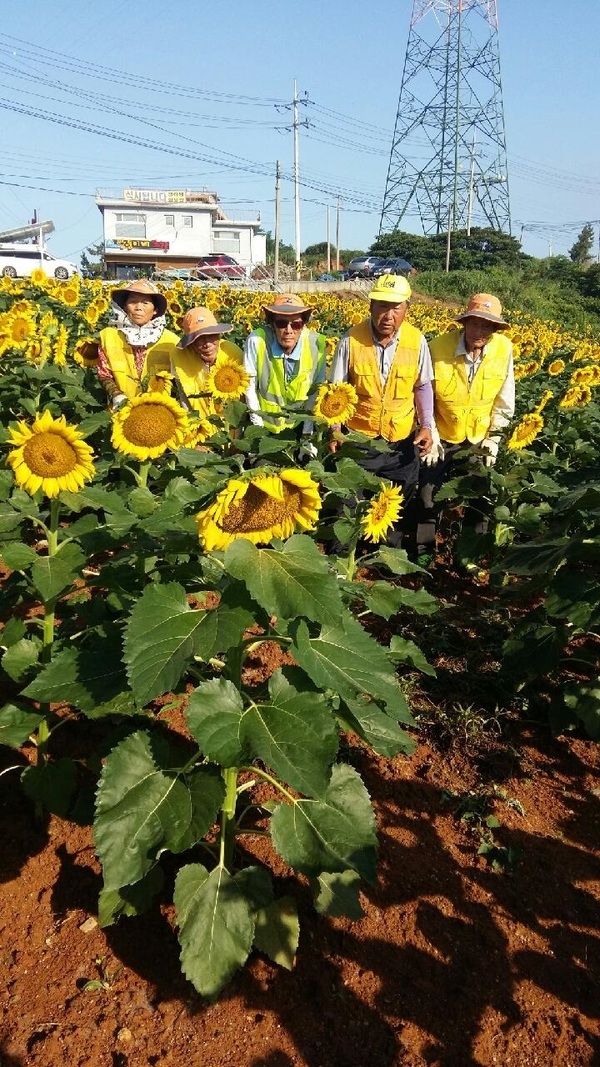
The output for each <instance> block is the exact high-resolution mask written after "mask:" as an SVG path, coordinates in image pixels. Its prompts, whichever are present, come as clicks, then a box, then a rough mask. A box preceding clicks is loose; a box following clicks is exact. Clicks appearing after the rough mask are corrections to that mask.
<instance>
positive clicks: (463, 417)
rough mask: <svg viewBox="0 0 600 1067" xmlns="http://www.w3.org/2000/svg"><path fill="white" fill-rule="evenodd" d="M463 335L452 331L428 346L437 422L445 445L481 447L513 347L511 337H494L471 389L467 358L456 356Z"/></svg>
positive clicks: (490, 340)
mask: <svg viewBox="0 0 600 1067" xmlns="http://www.w3.org/2000/svg"><path fill="white" fill-rule="evenodd" d="M461 333H462V331H461V330H451V331H450V332H449V333H443V334H440V336H439V337H435V338H434V340H433V341H431V343H430V345H429V348H430V350H431V358H432V359H433V373H434V376H435V381H434V395H435V422H436V426H437V428H438V432H439V435H440V437H441V438H442V440H443V441H449V442H450V444H460V442H461V441H471V442H472V444H478V443H479V441H483V439H484V437H485V436H486V435H487V432H488V430H489V428H490V421H491V417H492V408H493V407H494V401H495V400H496V397H497V396H498V393H499V392H500V390H501V389H502V386H503V385H504V382H505V380H506V375H507V373H508V366H509V362H510V354H511V350H512V346H511V342H510V341H509V339H508V337H505V336H504V335H503V334H501V333H494V334H492V336H491V337H490V339H489V341H488V342H487V344H486V346H485V352H484V355H483V359H482V360H481V362H480V364H479V366H478V367H477V370H476V371H475V374H474V375H473V380H472V382H471V384H470V385H469V380H468V376H467V366H466V363H465V357H464V355H457V353H456V346H457V344H458V342H459V340H460V337H461Z"/></svg>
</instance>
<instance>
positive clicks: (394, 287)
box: [369, 274, 412, 304]
mask: <svg viewBox="0 0 600 1067" xmlns="http://www.w3.org/2000/svg"><path fill="white" fill-rule="evenodd" d="M411 292H412V290H411V288H410V285H409V284H408V282H407V280H406V278H403V277H402V275H401V274H382V275H381V276H380V277H379V278H378V279H377V281H376V282H375V285H374V286H373V288H372V289H371V292H370V293H369V300H387V301H388V303H390V304H403V303H404V302H405V300H410V296H411Z"/></svg>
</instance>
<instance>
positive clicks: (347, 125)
mask: <svg viewBox="0 0 600 1067" xmlns="http://www.w3.org/2000/svg"><path fill="white" fill-rule="evenodd" d="M411 9H412V3H411V0H396V2H389V0H387V2H386V0H383V2H382V3H379V4H377V5H370V4H368V3H365V2H364V0H345V2H343V0H302V3H300V2H296V3H294V2H292V0H280V2H279V3H277V4H273V2H272V0H269V2H267V0H253V2H250V0H229V3H228V4H218V5H217V4H214V5H213V4H206V3H198V2H191V0H179V2H178V3H169V2H168V0H163V2H162V3H159V2H158V0H146V2H145V3H143V4H138V5H133V6H132V5H126V4H123V3H122V0H103V2H102V3H101V4H91V3H82V2H81V0H77V2H76V0H61V2H60V3H57V2H48V0H28V2H27V3H22V4H19V5H17V4H16V3H15V2H14V0H13V2H12V3H9V4H5V5H3V12H2V14H3V18H2V23H1V26H0V105H1V106H0V122H1V123H2V162H1V165H0V230H3V229H6V228H8V227H10V226H12V225H17V224H21V223H24V222H26V221H28V219H29V217H30V216H31V214H32V211H33V209H34V208H37V209H38V212H39V215H40V217H41V218H43V219H45V218H51V219H53V221H54V223H55V227H56V233H55V234H53V235H52V237H51V238H50V241H49V247H50V249H51V250H52V251H53V252H54V254H55V255H61V256H66V257H69V258H72V259H74V260H75V261H76V262H78V260H79V253H80V250H81V249H82V248H85V247H86V246H87V245H89V244H91V243H94V242H95V241H97V240H99V239H100V238H101V217H100V213H99V212H98V209H97V208H96V205H95V203H94V193H95V190H96V189H97V188H100V189H102V190H107V191H115V192H117V191H118V190H120V189H122V188H123V187H126V186H136V187H145V188H154V187H156V188H175V189H177V188H186V187H188V188H202V187H207V188H209V189H214V190H215V191H216V192H217V193H218V194H219V196H220V198H221V201H222V203H223V207H224V208H225V210H226V211H227V212H228V213H229V214H230V215H231V216H233V217H238V218H254V217H256V214H257V212H258V211H260V213H261V218H262V220H263V225H264V226H265V228H267V229H272V228H273V217H274V184H275V183H274V176H275V162H276V160H277V159H279V160H280V161H281V165H282V169H283V172H284V174H285V175H287V180H285V181H284V182H283V184H282V239H283V240H284V241H286V242H289V243H291V244H293V243H294V211H293V199H292V197H293V189H292V183H291V180H289V179H290V177H291V174H292V160H293V145H292V134H291V132H290V131H289V125H290V122H291V112H290V110H289V109H286V108H285V106H284V105H285V104H286V103H289V102H290V101H291V99H292V96H293V82H294V78H296V79H297V83H298V91H299V93H301V94H304V93H306V94H307V95H308V100H309V101H310V102H309V103H308V104H307V106H305V107H301V109H300V110H301V115H302V116H303V117H306V119H307V120H308V121H309V122H310V127H309V128H302V129H301V130H300V174H301V179H302V181H303V182H306V183H307V184H306V185H303V188H302V209H301V244H302V247H303V248H304V247H305V246H306V245H307V244H312V243H314V242H317V241H321V240H324V239H325V232H326V206H327V205H328V204H329V205H331V236H332V239H333V237H334V226H335V203H336V197H337V194H338V193H339V194H340V195H341V197H342V214H341V234H340V244H341V246H342V247H345V248H366V247H368V245H369V244H370V243H371V242H372V241H373V240H374V238H375V236H376V234H377V230H378V224H379V214H380V210H381V202H382V197H383V191H384V186H385V177H386V172H387V164H388V157H389V151H390V145H391V137H392V132H393V127H394V121H395V115H396V107H397V103H398V94H399V90H400V82H401V78H402V68H403V62H404V54H405V50H406V43H407V38H408V31H409V20H410V14H411ZM498 12H499V23H500V50H501V66H502V80H503V91H504V111H505V122H506V135H507V148H508V163H509V181H510V198H511V213H512V218H513V232H514V233H515V235H516V236H517V237H518V236H519V235H520V232H521V227H522V226H523V225H525V229H524V231H523V247H524V250H525V251H526V252H529V253H530V254H532V255H536V256H544V255H548V253H549V251H551V252H552V253H553V254H555V255H556V254H558V253H566V252H567V250H568V248H569V247H570V246H571V244H572V243H573V241H574V239H575V237H576V236H577V233H578V231H579V230H580V229H581V225H583V223H585V222H586V221H591V220H595V219H599V218H600V159H599V156H600V147H599V144H598V132H597V131H598V112H599V104H600V87H599V80H598V77H597V73H596V71H597V51H598V43H599V41H600V3H598V0H571V2H570V4H568V5H567V4H564V3H559V0H498ZM100 68H103V69H100ZM115 72H118V73H116V74H115ZM156 83H160V86H157V85H156ZM167 83H168V84H167ZM157 88H158V90H159V91H156V89H157ZM19 109H21V110H19ZM23 111H26V112H30V111H37V112H39V113H40V114H39V115H38V116H37V117H36V116H34V115H32V114H30V113H23ZM41 113H45V114H46V115H47V116H56V117H57V118H59V119H61V120H62V121H60V122H54V121H51V120H50V118H49V117H46V118H44V117H41ZM131 116H134V117H131ZM69 122H75V123H85V124H88V125H93V126H97V127H102V128H103V129H104V130H106V131H107V132H108V133H112V134H118V136H119V137H122V138H128V137H130V138H132V140H133V141H134V142H135V141H139V140H143V141H144V142H145V143H146V145H147V146H146V147H144V146H142V145H140V144H138V143H127V141H126V140H119V139H115V138H114V137H107V136H103V135H102V134H100V133H98V132H86V131H83V130H81V129H78V128H74V127H72V126H69V125H68V123H69ZM286 127H288V128H287V129H286ZM152 146H156V149H162V150H160V151H158V150H156V149H155V148H154V147H152ZM165 149H169V150H170V151H166V150H165ZM178 153H188V157H186V155H185V154H178ZM190 157H191V158H190ZM533 223H537V224H543V225H545V226H548V227H549V228H548V230H540V229H538V230H534V229H528V227H529V226H531V225H532V224H533ZM405 228H407V229H413V228H415V229H417V228H416V226H415V227H412V226H408V225H407V226H406V227H405ZM597 233H598V226H596V234H597Z"/></svg>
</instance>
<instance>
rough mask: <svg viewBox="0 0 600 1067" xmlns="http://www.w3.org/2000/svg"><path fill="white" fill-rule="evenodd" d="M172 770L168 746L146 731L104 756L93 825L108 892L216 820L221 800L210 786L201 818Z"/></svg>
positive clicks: (194, 800) (134, 878)
mask: <svg viewBox="0 0 600 1067" xmlns="http://www.w3.org/2000/svg"><path fill="white" fill-rule="evenodd" d="M171 764H172V757H171V754H170V752H169V749H168V746H167V745H166V742H164V740H163V739H162V738H159V737H157V736H156V735H154V736H151V735H150V734H149V733H147V732H144V731H137V732H136V733H134V734H131V735H130V736H129V737H127V738H125V740H124V741H122V742H121V744H119V745H117V747H116V748H115V749H113V751H112V752H111V753H110V755H109V756H108V758H107V760H106V762H105V764H104V768H103V771H102V776H101V779H100V785H99V788H98V795H97V801H96V819H95V823H94V838H95V842H96V849H97V852H98V856H99V858H100V860H101V862H102V867H103V873H104V884H105V887H106V888H107V889H121V888H122V887H123V886H125V885H132V884H133V883H135V882H137V881H139V880H140V878H143V877H144V875H145V874H147V873H148V871H149V870H150V869H151V867H153V866H154V864H155V862H156V860H157V857H158V855H159V853H160V852H161V851H163V850H164V849H170V850H172V851H174V852H177V851H180V850H181V848H182V847H188V846H189V844H191V840H190V832H191V829H192V828H194V832H195V833H198V834H199V835H200V836H202V833H204V832H206V830H207V829H208V828H209V827H210V826H211V825H212V823H213V822H214V820H215V819H216V816H217V812H218V809H219V799H218V796H221V795H222V794H221V793H220V792H219V794H217V790H215V789H213V786H212V783H211V784H210V786H209V788H208V789H207V802H206V809H205V811H204V812H203V815H202V818H200V816H199V811H198V801H199V797H198V795H197V792H196V791H194V793H193V794H192V793H191V792H190V789H189V787H188V784H187V780H186V778H185V777H184V775H182V774H181V773H178V771H177V770H176V769H172V767H171ZM200 822H201V823H202V826H201V827H200V829H199V824H200ZM196 839H197V838H196Z"/></svg>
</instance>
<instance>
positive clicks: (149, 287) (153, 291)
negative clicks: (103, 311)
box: [111, 278, 167, 315]
mask: <svg viewBox="0 0 600 1067" xmlns="http://www.w3.org/2000/svg"><path fill="white" fill-rule="evenodd" d="M130 296H149V297H150V299H151V300H152V303H153V304H154V307H155V308H156V314H157V315H164V313H165V311H166V310H167V298H166V297H165V296H163V294H162V293H161V291H160V289H157V288H156V286H155V285H154V284H153V283H152V282H149V281H148V279H147V278H140V279H139V281H135V282H129V283H128V284H127V285H124V286H122V288H121V289H113V291H112V293H111V297H112V299H113V301H114V302H115V304H118V306H119V307H120V308H121V309H122V310H123V311H125V304H126V303H127V300H128V298H129V297H130Z"/></svg>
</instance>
